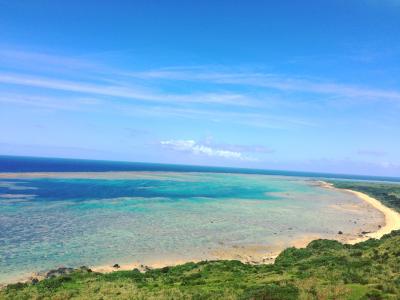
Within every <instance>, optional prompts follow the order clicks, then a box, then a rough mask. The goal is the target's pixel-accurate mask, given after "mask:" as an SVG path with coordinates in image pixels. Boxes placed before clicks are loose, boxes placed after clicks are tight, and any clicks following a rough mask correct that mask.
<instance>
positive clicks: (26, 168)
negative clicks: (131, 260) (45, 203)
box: [0, 155, 400, 182]
mask: <svg viewBox="0 0 400 300" xmlns="http://www.w3.org/2000/svg"><path fill="white" fill-rule="evenodd" d="M107 171H164V172H212V173H239V174H263V175H277V176H299V177H314V178H337V179H356V180H371V181H393V182H400V178H396V177H383V176H366V175H351V174H330V173H315V172H299V171H280V170H261V169H244V168H228V167H208V166H189V165H173V164H157V163H141V162H124V161H105V160H85V159H66V158H41V157H22V156H4V155H3V156H2V155H0V173H1V172H107Z"/></svg>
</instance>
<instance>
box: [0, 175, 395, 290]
mask: <svg viewBox="0 0 400 300" xmlns="http://www.w3.org/2000/svg"><path fill="white" fill-rule="evenodd" d="M315 182H317V183H318V185H319V186H320V187H322V188H327V189H336V190H338V191H341V192H347V193H351V194H354V195H355V196H357V197H358V198H359V199H361V200H362V201H363V202H365V203H367V204H368V205H370V206H372V207H373V208H374V209H376V210H378V211H380V212H381V213H382V214H383V216H384V224H382V225H380V226H379V228H378V230H376V231H374V232H369V233H367V234H363V235H362V236H359V237H356V238H354V235H353V237H351V238H346V237H345V236H341V238H337V240H340V242H342V243H347V244H356V243H359V242H362V241H365V240H368V239H370V238H375V239H379V238H381V237H382V236H383V235H385V234H388V233H390V232H391V231H392V230H397V229H400V214H399V213H398V212H396V211H395V210H393V209H391V208H389V207H387V206H385V205H384V204H382V203H381V202H380V201H378V200H377V199H375V198H372V197H370V196H368V195H366V194H364V193H361V192H358V191H354V190H349V189H340V188H336V187H334V186H333V185H332V184H330V183H328V182H325V181H315ZM318 238H321V237H320V236H316V235H305V236H302V237H299V238H296V239H295V240H293V241H292V242H291V245H290V246H294V247H297V248H303V247H306V246H307V245H308V244H309V243H310V242H311V241H312V240H315V239H318ZM285 248H287V246H285V247H281V248H279V247H278V248H275V249H271V248H268V247H263V246H259V247H257V246H249V247H242V248H240V249H237V248H235V249H222V248H221V249H216V250H215V251H213V252H212V253H210V256H209V257H208V256H207V257H199V258H198V259H197V258H194V259H189V260H188V259H165V260H158V261H153V262H148V263H146V264H144V263H140V262H134V263H131V264H120V265H118V267H114V266H112V264H110V265H102V266H89V267H90V268H91V269H92V270H93V271H95V272H99V273H109V272H113V271H119V270H133V269H138V270H140V271H142V272H145V271H146V270H149V269H153V268H163V267H167V266H175V265H179V264H184V263H188V262H199V261H202V260H229V259H236V260H240V261H242V262H244V263H251V264H268V263H273V262H274V260H275V258H276V257H277V256H278V255H279V253H280V252H281V251H283V250H284V249H285ZM116 263H118V262H117V261H116ZM32 278H38V279H43V278H44V274H37V273H36V274H30V275H29V276H26V277H25V278H24V279H21V278H19V280H16V281H29V280H31V279H32ZM1 286H2V285H1V284H0V287H1Z"/></svg>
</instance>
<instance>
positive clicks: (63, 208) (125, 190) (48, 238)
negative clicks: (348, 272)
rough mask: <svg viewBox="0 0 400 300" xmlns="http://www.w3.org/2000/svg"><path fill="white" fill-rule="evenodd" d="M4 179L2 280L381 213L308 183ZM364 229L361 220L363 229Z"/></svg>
mask: <svg viewBox="0 0 400 300" xmlns="http://www.w3.org/2000/svg"><path fill="white" fill-rule="evenodd" d="M26 177H27V178H24V176H20V175H18V174H16V175H15V178H9V179H0V283H1V282H7V281H10V280H11V279H15V278H18V277H22V276H24V275H26V274H28V273H32V272H37V271H41V270H48V269H51V268H55V267H58V266H62V265H64V266H72V267H77V266H80V265H90V266H93V265H110V264H114V263H116V262H117V263H120V264H124V263H133V262H143V263H149V262H152V261H159V260H169V259H171V260H174V259H178V258H179V259H180V260H182V259H184V260H185V259H186V260H191V259H207V258H211V257H212V258H215V257H213V256H212V253H214V251H215V250H217V249H221V248H224V249H230V248H233V247H238V246H240V247H242V246H243V247H246V246H251V245H263V246H267V247H271V249H273V248H274V246H277V245H279V247H283V246H288V245H291V242H292V241H294V240H296V239H298V238H302V237H305V236H320V237H327V238H337V237H338V236H337V232H338V230H341V231H343V232H345V233H346V234H347V233H348V234H356V233H357V232H360V231H361V230H373V229H376V227H377V226H378V224H379V223H380V222H382V220H383V219H382V215H381V214H380V213H379V212H378V211H376V210H374V209H372V208H370V207H368V206H367V205H366V204H365V203H363V202H362V201H361V200H360V199H358V198H357V197H355V196H354V195H352V194H349V193H345V192H339V191H337V190H330V189H325V188H322V187H320V186H318V185H316V184H315V182H314V181H312V180H309V179H307V178H296V177H277V176H267V175H249V174H247V175H246V174H216V173H173V172H124V173H114V172H111V173H107V172H103V173H68V174H63V173H54V174H44V175H43V176H41V177H40V176H38V175H36V176H33V178H32V177H31V178H29V177H28V176H26ZM355 222H356V223H355Z"/></svg>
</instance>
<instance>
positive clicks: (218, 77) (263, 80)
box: [129, 68, 400, 101]
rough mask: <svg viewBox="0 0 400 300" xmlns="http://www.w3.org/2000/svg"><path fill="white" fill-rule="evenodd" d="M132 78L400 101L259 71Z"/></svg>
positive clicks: (378, 92)
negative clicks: (198, 82)
mask: <svg viewBox="0 0 400 300" xmlns="http://www.w3.org/2000/svg"><path fill="white" fill-rule="evenodd" d="M129 75H130V76H133V77H139V78H148V79H164V80H181V81H204V82H212V83H215V84H229V85H244V86H246V85H247V86H254V87H261V88H268V89H274V90H279V91H284V92H306V93H315V94H326V95H332V96H340V97H347V98H355V97H359V98H368V99H387V100H396V101H399V100H400V91H397V90H383V89H371V88H368V87H362V86H355V85H350V84H340V83H333V82H329V81H327V80H322V79H311V78H297V77H289V76H285V75H281V74H270V73H259V72H242V71H237V72H231V71H211V72H210V71H204V70H202V69H201V68H200V69H198V70H195V71H193V70H192V69H184V68H183V69H171V70H170V69H163V70H154V71H148V72H137V73H130V74H129Z"/></svg>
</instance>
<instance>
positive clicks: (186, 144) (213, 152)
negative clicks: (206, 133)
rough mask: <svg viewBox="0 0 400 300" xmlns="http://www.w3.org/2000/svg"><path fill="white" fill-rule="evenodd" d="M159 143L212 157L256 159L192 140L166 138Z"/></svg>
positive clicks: (176, 149) (174, 148)
mask: <svg viewBox="0 0 400 300" xmlns="http://www.w3.org/2000/svg"><path fill="white" fill-rule="evenodd" d="M160 143H161V145H163V146H164V147H166V148H168V149H172V150H175V151H182V152H190V153H193V154H196V155H206V156H214V157H222V158H226V159H234V160H246V161H254V160H256V159H254V158H251V157H248V156H245V155H243V153H241V152H238V151H230V150H224V149H216V148H212V147H209V146H205V145H202V144H198V143H197V142H196V141H194V140H167V141H161V142H160Z"/></svg>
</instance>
